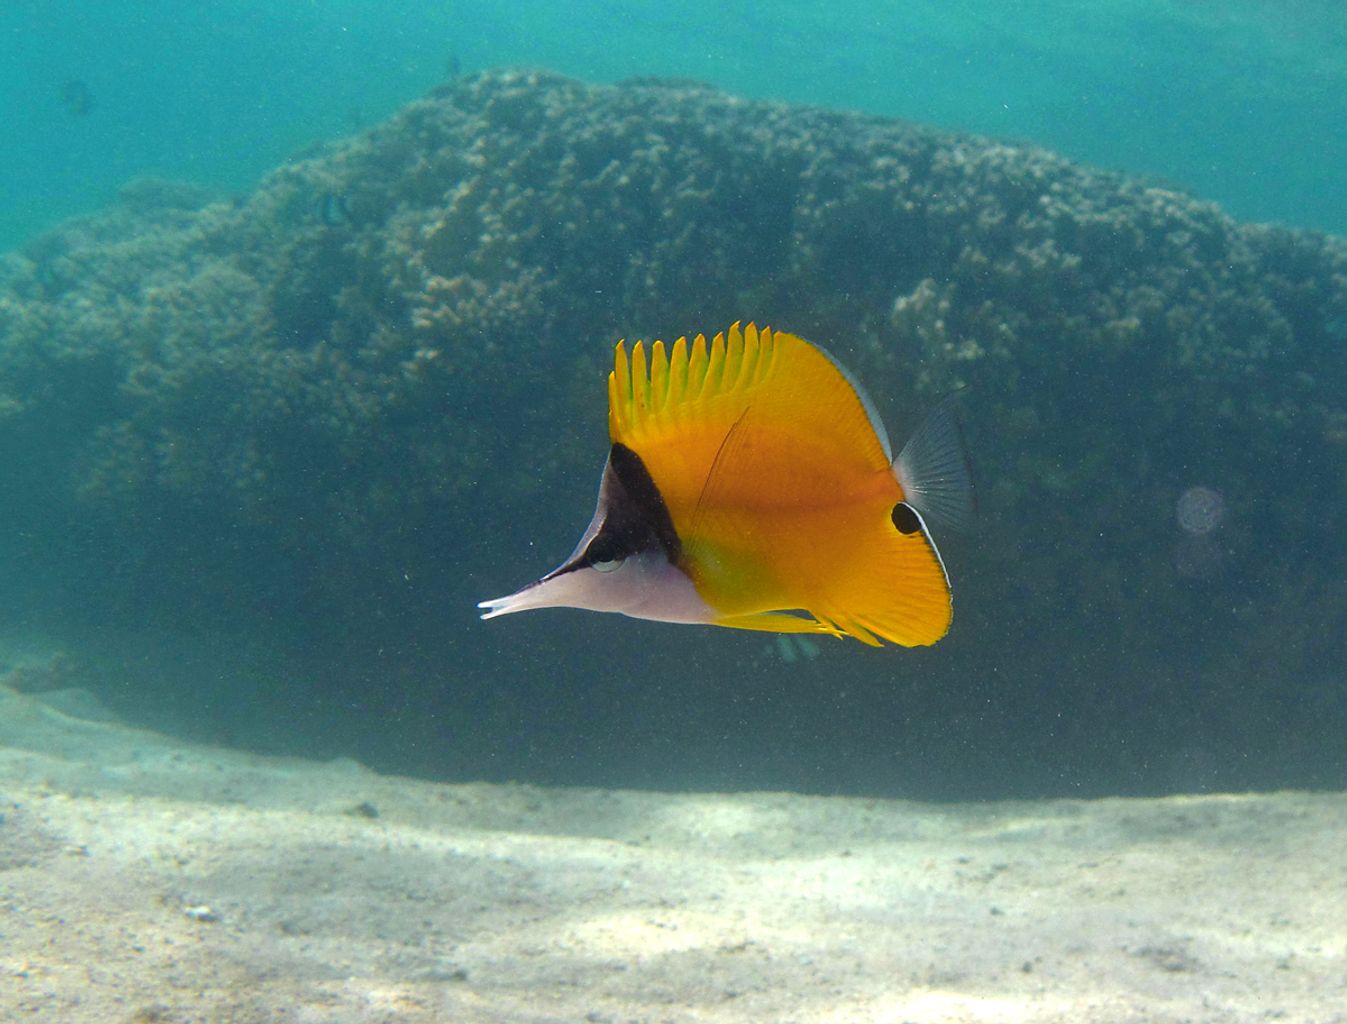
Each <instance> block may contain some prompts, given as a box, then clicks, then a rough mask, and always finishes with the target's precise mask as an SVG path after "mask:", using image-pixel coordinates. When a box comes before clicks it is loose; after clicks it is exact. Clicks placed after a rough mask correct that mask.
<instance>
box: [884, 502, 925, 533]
mask: <svg viewBox="0 0 1347 1024" xmlns="http://www.w3.org/2000/svg"><path fill="white" fill-rule="evenodd" d="M889 518H890V519H892V520H893V525H894V528H895V529H896V530H897V531H898V532H899V533H901V534H902V535H903V536H908V535H909V534H913V533H916V532H917V531H918V530H920V529H921V516H919V515H917V511H916V509H914V508H913V507H912V506H911V505H909V504H908V503H907V502H905V501H900V502H898V504H896V505H894V506H893V511H892V512H891V513H890V514H889Z"/></svg>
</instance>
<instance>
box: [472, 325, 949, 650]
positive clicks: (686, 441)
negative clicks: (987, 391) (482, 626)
mask: <svg viewBox="0 0 1347 1024" xmlns="http://www.w3.org/2000/svg"><path fill="white" fill-rule="evenodd" d="M608 433H609V440H610V448H609V452H608V459H607V462H606V464H605V465H604V469H603V475H602V477H601V479H600V483H599V497H598V504H597V507H596V509H595V511H594V516H593V518H592V520H591V521H590V524H589V527H588V529H586V530H585V532H584V535H583V536H582V537H581V538H580V542H579V543H578V544H577V545H576V547H575V550H574V551H573V552H572V553H571V555H570V557H569V558H567V559H566V561H564V562H563V563H562V564H561V565H560V566H558V567H557V568H556V569H553V570H552V571H551V572H549V573H548V574H547V575H545V576H543V577H542V578H540V579H538V580H537V581H535V582H533V583H530V584H529V585H527V586H525V587H523V588H522V589H520V590H518V591H516V592H515V593H513V594H510V595H508V596H506V597H498V598H493V599H491V600H488V601H482V602H480V603H479V604H478V606H477V607H478V608H479V609H483V614H482V618H483V619H491V618H495V617H497V616H501V615H508V614H511V613H514V612H521V611H526V610H530V609H538V608H553V607H563V608H579V609H586V610H591V611H604V612H619V613H622V614H625V615H628V616H631V617H633V618H638V619H650V620H655V621H660V622H673V623H702V624H709V625H715V626H724V627H729V628H734V629H747V630H761V631H767V632H773V633H783V634H790V633H795V634H826V635H831V636H838V637H852V638H854V639H856V640H859V641H861V642H862V643H865V644H868V645H870V646H874V647H879V646H883V645H884V644H885V643H892V644H898V645H902V646H905V647H917V646H924V645H929V644H934V643H935V642H936V641H938V640H940V639H941V638H942V637H943V636H945V635H946V633H947V632H948V631H949V628H950V624H951V621H952V619H953V598H952V594H951V589H950V582H949V576H948V573H947V572H946V570H945V563H944V561H943V559H942V558H941V556H940V553H939V551H938V550H937V548H936V546H935V542H934V540H932V538H931V531H930V526H929V525H928V522H929V521H934V522H937V523H940V524H941V525H942V526H943V525H944V524H948V525H950V526H963V525H966V524H967V522H968V519H969V517H970V515H971V513H972V480H971V474H970V472H969V468H968V461H967V457H966V455H965V454H964V445H963V440H962V434H961V430H960V427H959V423H958V418H957V416H956V415H955V413H954V410H953V407H952V403H951V402H949V401H946V402H945V403H942V404H941V405H939V406H937V407H936V409H935V410H934V411H933V412H932V413H931V414H930V415H929V416H928V417H927V419H926V420H925V421H924V422H923V424H922V425H921V426H920V427H919V428H918V429H917V431H916V432H915V433H914V434H913V435H912V438H911V439H910V440H909V441H908V442H907V444H906V445H905V446H904V447H903V449H902V451H901V452H900V453H899V454H898V456H897V457H896V458H895V457H894V456H893V454H892V451H891V449H890V444H889V439H888V435H887V433H886V432H885V430H884V426H883V423H882V422H881V421H880V419H879V416H878V414H877V412H876V409H875V406H874V404H873V402H871V400H870V399H869V398H868V397H867V396H866V394H865V392H864V390H862V388H861V387H860V385H859V383H858V382H857V381H856V380H855V379H854V378H853V377H852V376H851V374H850V373H848V372H847V370H845V369H844V368H843V367H842V365H841V363H839V362H838V361H837V360H836V359H834V358H833V357H832V356H831V355H830V354H829V353H828V352H827V351H825V350H824V349H823V348H821V347H819V346H817V345H813V344H811V343H810V342H808V341H805V340H804V339H803V338H800V337H797V336H796V335H794V334H789V333H786V332H784V331H773V330H772V329H771V328H770V327H764V328H762V329H761V330H759V329H758V328H757V326H756V325H755V324H752V323H750V324H749V325H748V326H747V327H743V328H741V325H740V323H738V322H736V323H735V324H734V325H733V326H731V327H730V328H729V329H728V331H721V332H719V333H717V334H716V335H715V337H714V338H713V339H712V340H711V341H710V342H709V343H708V341H707V339H706V336H705V335H704V334H698V335H696V336H695V338H693V340H691V341H689V340H688V339H687V337H686V336H684V337H680V338H678V340H677V341H675V342H674V343H673V345H672V346H666V345H665V344H664V342H663V341H655V342H654V343H653V344H652V345H651V346H649V348H648V349H647V347H646V345H645V343H644V342H643V341H637V342H636V343H635V344H634V345H633V346H632V347H631V350H630V353H628V350H627V346H626V342H625V340H624V341H620V342H618V344H617V347H616V350H615V353H614V360H613V370H612V372H611V373H609V375H608Z"/></svg>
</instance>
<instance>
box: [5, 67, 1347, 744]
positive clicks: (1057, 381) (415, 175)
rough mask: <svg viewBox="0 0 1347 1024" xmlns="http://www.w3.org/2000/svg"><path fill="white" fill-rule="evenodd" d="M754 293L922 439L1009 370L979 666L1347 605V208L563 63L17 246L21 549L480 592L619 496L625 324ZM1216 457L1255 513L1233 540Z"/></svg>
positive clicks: (197, 569) (16, 502)
mask: <svg viewBox="0 0 1347 1024" xmlns="http://www.w3.org/2000/svg"><path fill="white" fill-rule="evenodd" d="M739 318H744V319H750V318H751V319H756V320H757V321H758V322H760V323H770V324H772V325H774V326H779V327H781V328H783V329H790V330H793V331H796V332H798V333H800V334H803V335H804V336H806V337H809V338H811V339H813V340H817V341H819V342H821V343H824V344H826V345H828V346H829V347H830V348H832V349H833V350H834V351H836V352H837V353H838V354H839V356H840V357H841V358H842V359H843V360H844V361H845V362H847V363H848V364H849V365H851V366H852V367H853V368H854V369H855V371H856V372H857V374H858V376H859V377H861V378H862V379H864V380H866V381H867V382H869V383H870V385H871V388H872V390H873V391H875V392H876V393H877V394H879V395H880V397H881V402H880V404H881V406H882V407H883V408H884V409H886V410H900V411H901V412H902V414H903V415H904V416H906V417H908V419H907V421H906V422H893V421H894V420H897V419H898V417H896V416H890V417H889V418H890V420H891V422H890V427H891V429H893V432H894V434H895V436H901V435H902V434H903V433H904V432H905V430H907V429H908V428H910V427H911V426H912V425H914V422H915V420H916V418H917V416H918V415H919V412H918V410H919V409H920V408H921V407H923V406H925V405H929V404H930V403H931V402H932V401H935V400H936V399H938V397H939V396H941V395H943V394H944V393H946V392H948V391H950V390H951V389H953V388H956V387H958V386H960V385H969V386H970V388H971V390H970V392H969V397H968V400H967V401H966V402H965V403H964V404H965V406H966V409H967V413H968V416H969V419H970V427H971V435H972V438H973V442H974V443H973V447H974V453H975V461H976V463H977V466H978V468H979V476H980V485H981V494H980V502H981V507H982V510H983V520H982V525H981V526H980V527H979V533H978V537H977V538H976V539H975V540H974V541H971V542H970V541H964V542H963V543H962V545H960V543H959V542H958V541H957V540H956V541H955V542H953V543H954V546H955V547H956V548H959V547H961V549H962V551H963V552H964V553H965V554H966V555H967V557H964V558H961V559H960V560H959V564H958V566H957V568H958V571H959V573H960V576H961V579H960V580H959V583H958V585H956V594H957V595H958V597H959V599H960V601H961V602H962V603H961V609H963V614H964V615H965V616H966V617H967V619H966V621H968V622H969V623H970V625H969V626H968V627H967V628H969V629H970V634H969V635H970V636H973V637H976V638H977V639H975V640H972V641H969V642H967V643H965V644H964V645H963V646H961V647H956V649H955V651H954V653H953V654H952V657H953V658H954V659H955V660H956V661H957V662H958V663H959V664H960V665H961V666H962V670H965V671H966V670H969V669H975V668H976V667H977V666H980V665H981V666H985V665H986V663H987V655H988V651H989V650H992V649H1001V650H1004V649H1006V648H1005V645H1009V649H1010V650H1013V651H1016V652H1019V653H1020V654H1025V655H1026V656H1027V657H1028V658H1029V660H1030V661H1031V662H1032V661H1036V662H1037V663H1039V664H1041V665H1042V666H1044V667H1045V669H1046V667H1047V666H1049V665H1050V664H1051V663H1052V662H1053V661H1054V659H1056V660H1057V661H1058V663H1059V664H1060V658H1061V656H1062V655H1061V651H1062V649H1063V645H1075V646H1074V648H1073V649H1075V650H1078V651H1079V650H1088V649H1089V648H1090V645H1091V644H1096V645H1098V651H1097V652H1096V653H1097V654H1098V657H1099V660H1100V661H1102V662H1103V663H1115V662H1116V664H1117V666H1118V668H1119V670H1122V669H1124V668H1127V667H1129V666H1134V665H1135V664H1136V663H1137V662H1138V661H1144V660H1146V659H1153V660H1154V661H1155V663H1156V664H1162V665H1171V666H1172V665H1173V664H1174V659H1173V655H1174V652H1175V651H1180V650H1183V649H1184V647H1185V645H1191V644H1193V643H1195V642H1196V641H1195V639H1194V638H1195V636H1196V634H1197V633H1198V632H1199V631H1201V632H1203V635H1204V636H1205V637H1208V639H1205V640H1204V641H1203V643H1202V646H1203V649H1204V650H1208V651H1211V650H1216V651H1223V652H1225V656H1227V657H1228V658H1229V659H1230V661H1231V664H1232V665H1234V664H1246V663H1247V662H1248V659H1250V658H1254V657H1259V656H1261V657H1264V658H1267V657H1269V656H1270V655H1271V652H1275V655H1276V658H1277V659H1279V660H1278V664H1277V667H1278V669H1279V674H1282V675H1284V674H1285V673H1286V672H1288V671H1294V670H1295V667H1296V666H1297V665H1298V664H1300V663H1301V662H1303V663H1304V664H1306V665H1310V664H1317V663H1318V661H1317V659H1322V658H1323V657H1325V656H1326V651H1328V650H1329V648H1331V646H1332V645H1333V644H1334V643H1338V642H1339V640H1338V638H1340V636H1341V635H1342V633H1343V630H1344V628H1347V583H1344V582H1343V581H1344V580H1347V550H1344V547H1343V545H1342V543H1341V541H1340V539H1339V538H1340V536H1341V535H1342V534H1343V532H1344V529H1345V528H1347V523H1345V522H1344V516H1345V515H1347V512H1345V511H1344V510H1347V473H1344V465H1347V344H1345V343H1347V245H1344V243H1343V242H1342V241H1340V240H1338V239H1334V238H1329V237H1324V236H1321V235H1316V234H1312V233H1306V232H1293V231H1289V230H1283V229H1279V228H1276V227H1270V226H1256V225H1255V226H1250V225H1241V224H1237V223H1235V222H1233V221H1232V220H1231V219H1230V218H1228V217H1227V216H1225V215H1224V214H1223V213H1222V212H1221V211H1220V210H1219V209H1217V208H1216V207H1214V206H1212V205H1210V204H1207V203H1203V202H1200V201H1197V200H1195V199H1192V198H1190V197H1188V196H1185V195H1182V194H1180V193H1177V192H1175V191H1172V190H1169V189H1164V188H1159V187H1156V186H1154V185H1153V184H1150V183H1148V182H1145V181H1139V180H1135V179H1130V178H1126V177H1122V176H1119V175H1115V174H1109V173H1101V172H1097V171H1092V170H1089V169H1086V168H1082V167H1079V166H1076V165H1073V164H1071V163H1070V162H1068V161H1066V160H1064V159H1062V158H1060V157H1058V156H1055V155H1053V154H1051V153H1048V152H1045V151H1042V150H1039V149H1035V148H1033V147H1029V146H1011V145H1005V144H1000V143H994V142H991V141H988V140H985V139H979V138H974V137H968V136H960V135H954V134H950V133H942V132H938V131H934V130H930V129H926V128H922V127H917V126H913V125H910V124H904V123H899V122H894V121H887V120H879V119H875V118H869V117H863V116H859V115H852V114H843V113H836V112H829V111H824V110H814V109H804V108H798V107H790V106H785V105H777V104H770V103H758V102H746V101H744V100H741V99H737V98H735V97H732V96H727V95H724V94H722V93H719V92H716V91H714V90H712V89H710V88H706V87H703V86H699V85H696V84H693V83H682V82H679V83H661V82H655V81H646V80H639V81H632V82H627V83H622V84H619V85H617V86H610V87H591V86H587V85H583V84H580V83H578V82H575V81H571V80H567V79H563V78H560V77H556V76H552V75H549V74H546V73H540V72H530V71H502V72H492V73H484V74H479V75H476V76H472V77H468V78H465V79H462V80H459V81H457V82H455V83H453V84H451V85H448V86H445V87H443V88H442V89H440V90H437V91H436V92H435V93H433V94H432V95H430V96H427V97H426V98H424V99H423V100H420V101H418V102H416V103H413V104H411V105H410V106H409V107H407V108H406V109H405V110H403V111H402V112H401V113H400V114H398V115H397V116H396V117H394V118H393V119H392V120H390V121H389V122H387V123H385V124H383V125H381V126H379V127H377V128H374V129H373V130H371V131H369V132H368V133H366V134H363V135H361V136H359V137H356V138H352V139H349V140H344V141H341V142H337V143H334V144H332V145H331V146H330V147H327V148H325V149H323V150H321V151H319V152H315V153H310V154H306V155H304V156H303V157H300V158H296V159H295V160H294V161H293V162H291V163H289V164H287V165H285V166H283V167H281V168H279V169H278V170H276V171H275V172H274V173H273V174H272V175H271V176H270V177H268V178H267V179H266V180H265V181H264V182H262V183H261V185H260V186H259V187H258V188H257V189H256V190H255V191H254V192H252V193H251V194H249V195H247V196H243V197H239V198H237V199H235V200H233V201H208V200H207V198H206V197H203V196H202V195H200V194H198V193H197V192H195V191H193V190H191V189H188V188H184V187H181V186H174V185H169V184H165V183H137V184H135V185H134V186H131V187H129V188H128V191H127V193H126V194H125V196H124V197H123V202H122V204H121V206H120V207H118V208H116V209H113V210H111V211H109V212H108V213H106V214H104V215H100V216H97V217H92V218H88V219H85V220H82V221H79V222H76V223H72V224H70V225H67V226H66V227H64V228H62V229H61V230H59V231H57V232H55V233H53V234H51V235H49V236H46V237H44V238H43V239H41V240H39V241H38V242H36V243H34V244H33V245H31V246H30V247H28V249H26V250H25V251H23V252H19V253H13V254H10V255H8V256H6V257H4V259H3V262H2V263H0V448H3V452H4V455H5V464H6V465H7V466H8V467H10V473H9V476H10V484H9V490H10V495H9V499H8V505H9V508H8V509H7V512H6V515H7V517H8V519H9V521H10V524H11V528H10V529H9V530H8V531H7V534H8V535H7V537H6V539H4V540H3V541H2V542H0V543H3V544H4V545H5V547H6V549H7V551H8V553H9V554H10V556H11V557H21V556H22V555H23V553H24V552H25V551H28V552H32V553H35V554H34V556H33V557H34V559H37V556H38V555H40V556H41V559H44V560H50V559H52V558H54V557H58V556H59V555H61V554H64V555H65V556H66V557H67V563H68V564H69V565H70V566H71V569H70V570H69V575H68V577H67V576H63V575H61V574H59V573H58V574H56V575H57V582H58V585H66V586H68V585H71V583H72V581H74V580H78V581H79V585H80V586H89V587H94V588H96V587H97V586H98V582H97V581H98V579H101V580H102V581H103V585H104V586H105V588H106V589H108V590H111V591H116V592H118V593H122V594H126V593H131V592H134V593H135V594H137V595H138V596H137V597H136V600H137V601H146V602H149V603H151V604H152V603H153V602H155V601H156V600H158V601H162V602H163V603H165V604H169V605H176V604H177V603H178V602H181V601H182V599H183V596H182V595H183V592H184V591H189V592H192V593H198V594H199V593H208V594H210V595H211V597H210V601H209V605H210V609H211V613H212V614H215V613H216V612H218V610H219V609H220V599H221V595H222V594H223V595H226V597H225V599H224V604H225V605H226V606H227V605H229V604H230V603H231V602H233V603H235V604H246V603H248V602H256V601H259V600H261V601H263V602H264V603H265V604H266V605H267V606H268V607H275V606H277V605H279V604H285V605H291V606H293V605H304V606H314V607H316V606H321V607H323V608H326V609H329V610H331V609H337V608H341V607H343V606H344V605H349V604H350V603H351V600H352V597H353V595H357V594H358V595H361V597H360V602H361V605H362V608H363V609H364V610H365V611H368V610H369V608H370V606H371V600H372V599H371V598H370V594H378V593H384V592H389V593H392V592H397V591H398V590H399V588H404V585H405V584H406V582H407V581H409V580H410V581H415V580H422V581H425V580H433V581H435V583H436V587H437V588H438V591H437V592H439V593H443V592H444V588H445V587H448V588H449V589H450V590H451V591H452V593H453V600H459V599H460V598H462V599H466V598H467V597H469V596H472V597H480V596H481V593H479V592H478V591H479V589H480V587H463V588H462V593H461V594H460V593H459V591H457V590H454V589H453V588H454V587H455V586H462V584H461V583H459V582H456V581H460V580H461V579H462V576H463V573H465V572H472V571H481V570H483V569H484V568H485V567H487V566H492V565H494V564H495V563H496V562H497V561H498V560H499V559H500V558H501V557H502V555H501V552H502V550H503V549H507V548H509V547H510V546H511V545H510V544H508V543H507V542H506V541H505V539H504V537H503V534H504V533H506V532H509V533H510V534H512V535H514V536H519V537H526V536H533V535H537V534H538V533H539V531H540V530H542V529H543V528H544V524H546V523H547V522H548V521H550V520H551V519H553V518H554V517H555V516H556V515H557V514H558V509H559V508H562V507H569V506H570V505H573V506H574V508H573V509H572V511H571V516H572V518H574V519H576V520H582V519H583V517H584V507H585V505H586V504H587V502H588V501H589V500H590V494H591V491H592V484H593V480H592V478H593V476H594V475H595V473H597V468H598V466H599V465H600V463H601V461H602V458H601V452H602V440H603V410H602V403H603V393H602V387H601V377H602V373H603V370H604V367H605V363H606V361H607V360H608V358H609V356H610V352H611V345H612V343H613V341H614V340H615V339H616V338H618V337H623V336H629V337H630V336H647V337H648V336H654V335H658V336H663V337H668V336H671V335H676V334H677V333H679V332H682V331H687V330H694V329H701V328H711V327H715V326H718V325H724V324H727V323H729V322H730V321H732V320H735V319H739ZM1197 485H1202V486H1205V487H1209V488H1212V489H1213V490H1214V491H1215V492H1216V493H1218V494H1219V496H1220V497H1221V498H1222V499H1223V501H1224V504H1225V508H1226V510H1227V514H1226V518H1225V522H1224V524H1223V525H1222V526H1221V527H1220V529H1218V530H1217V531H1215V532H1214V533H1213V534H1212V535H1211V536H1210V537H1208V538H1206V539H1205V540H1203V542H1202V543H1203V545H1205V546H1203V547H1193V545H1192V544H1191V543H1190V540H1191V538H1186V537H1185V536H1184V534H1183V531H1182V529H1181V528H1180V526H1179V525H1178V523H1177V520H1176V517H1175V511H1174V509H1175V503H1176V502H1177V501H1178V499H1179V497H1180V496H1181V495H1182V494H1183V493H1184V492H1185V491H1187V490H1188V489H1189V488H1191V487H1193V486H1197ZM557 496H561V497H557ZM573 525H574V524H572V523H570V522H567V523H565V524H564V525H563V526H562V527H561V528H560V530H559V534H558V535H560V534H564V533H568V532H569V531H570V530H571V528H572V526H573ZM1185 545H1187V546H1185ZM974 547H976V550H975V551H974V550H973V549H974ZM110 551H111V552H115V554H114V555H112V556H109V555H108V552H110ZM543 561H546V559H544V560H543ZM34 564H36V561H35V563H34ZM539 564H540V563H534V562H530V563H528V564H527V565H524V564H522V563H521V564H519V565H518V566H511V567H509V568H508V570H504V569H499V567H498V574H499V578H500V579H512V578H514V577H515V576H518V575H521V573H522V574H526V573H527V571H528V570H530V569H536V568H538V565H539ZM91 566H92V567H91ZM50 577H51V573H50V571H48V572H47V579H48V581H49V582H50ZM1213 579H1216V580H1219V586H1220V588H1221V593H1222V599H1221V600H1220V601H1216V600H1214V596H1213V595H1214V593H1215V591H1214V586H1215V585H1214V584H1213V583H1212V580H1213ZM240 586H243V587H244V590H243V591H239V590H237V588H238V587H240ZM381 588H382V589H381ZM487 589H490V588H489V587H488V588H487ZM483 592H484V591H483ZM229 595H232V596H229ZM1231 595H1234V596H1233V598H1232V597H1231ZM957 628H958V627H956V629H957ZM1213 631H1214V633H1213ZM1211 635H1217V636H1222V637H1225V638H1226V640H1227V642H1224V643H1213V642H1212V641H1211V640H1210V639H1209V637H1210V636H1211ZM998 645H999V646H998ZM1269 671H1271V669H1269ZM1097 678H1098V679H1101V680H1103V679H1106V678H1108V674H1107V673H1100V674H1098V675H1097ZM1241 678H1247V672H1246V673H1245V674H1244V675H1243V676H1241ZM989 685H990V684H989ZM1084 685H1089V684H1088V683H1086V684H1084ZM1104 685H1105V684H1104V683H1102V682H1101V683H1099V686H1100V687H1101V689H1102V688H1103V687H1104ZM1258 697H1259V695H1257V694H1255V695H1253V696H1252V697H1250V695H1248V694H1245V695H1244V696H1243V697H1242V698H1241V699H1257V698H1258ZM1100 699H1107V698H1106V697H1104V696H1101V697H1100ZM1134 699H1135V694H1132V695H1129V696H1127V697H1126V698H1118V700H1119V701H1124V702H1125V701H1130V700H1134ZM1269 699H1271V698H1269ZM1176 728H1181V725H1176Z"/></svg>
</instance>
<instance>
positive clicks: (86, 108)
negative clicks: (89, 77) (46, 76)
mask: <svg viewBox="0 0 1347 1024" xmlns="http://www.w3.org/2000/svg"><path fill="white" fill-rule="evenodd" d="M59 95H60V98H61V106H63V107H65V109H66V113H68V114H71V115H73V116H74V117H87V116H88V115H89V114H90V113H92V112H93V109H94V93H93V90H92V89H90V88H89V83H87V82H84V81H81V80H80V79H78V78H71V79H68V80H67V81H65V82H62V83H61V89H60V92H59Z"/></svg>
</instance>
